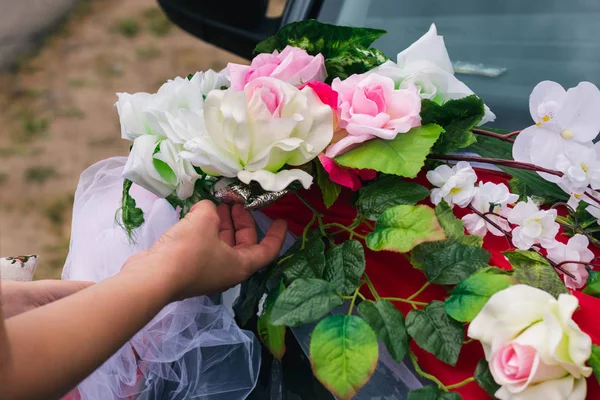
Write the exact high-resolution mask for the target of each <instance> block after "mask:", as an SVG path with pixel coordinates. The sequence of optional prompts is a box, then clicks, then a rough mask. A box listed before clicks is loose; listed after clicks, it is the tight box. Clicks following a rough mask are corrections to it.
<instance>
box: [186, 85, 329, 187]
mask: <svg viewBox="0 0 600 400" xmlns="http://www.w3.org/2000/svg"><path fill="white" fill-rule="evenodd" d="M188 117H189V118H193V119H194V121H181V123H180V124H179V126H178V127H179V132H178V136H180V137H191V136H193V135H195V136H196V137H195V138H194V139H191V140H188V141H187V142H186V143H185V149H186V151H185V152H183V153H181V155H182V157H184V158H186V159H188V160H190V161H191V162H192V164H194V165H196V166H197V167H200V168H201V169H202V170H203V171H204V172H206V173H207V174H210V175H214V176H225V177H237V178H238V179H240V180H241V181H242V182H244V183H250V182H251V181H256V182H258V183H259V184H260V185H261V186H262V187H263V189H265V190H269V191H278V190H283V189H285V188H286V187H287V186H288V185H289V184H290V183H291V182H293V181H295V180H298V181H300V182H301V183H302V185H303V186H304V187H305V188H308V187H309V186H310V185H311V183H312V176H311V175H310V174H308V173H306V172H304V171H302V170H300V169H288V170H282V171H280V170H281V168H282V167H284V166H285V165H291V166H297V165H303V164H306V163H307V162H309V161H310V160H312V159H313V158H315V157H316V156H317V155H319V153H321V152H322V151H323V150H324V149H325V147H327V145H328V144H329V143H330V141H331V139H332V137H333V122H334V118H333V112H332V110H331V108H330V107H329V106H328V105H325V104H323V103H322V102H321V100H320V99H319V97H318V96H317V95H316V94H315V92H314V91H313V90H312V89H311V88H310V87H305V88H303V89H302V90H299V89H298V88H296V87H295V86H293V85H291V84H288V83H285V82H283V81H280V80H278V79H275V78H268V77H264V78H257V79H255V80H252V81H251V82H250V83H248V84H247V85H246V86H245V88H244V91H242V92H235V91H233V90H225V91H219V90H215V91H212V92H210V93H209V95H208V96H207V98H206V103H205V107H204V121H203V123H204V125H205V129H204V130H203V131H202V130H201V124H202V122H201V121H200V119H198V117H197V115H196V116H195V117H194V116H192V115H188ZM186 130H187V131H188V132H186ZM189 130H193V132H189Z"/></svg>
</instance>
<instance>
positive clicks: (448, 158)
mask: <svg viewBox="0 0 600 400" xmlns="http://www.w3.org/2000/svg"><path fill="white" fill-rule="evenodd" d="M427 158H428V159H430V160H442V161H469V162H479V163H486V164H494V165H502V166H505V167H511V168H516V169H524V170H526V171H537V172H545V173H547V174H550V175H556V176H563V173H562V172H560V171H555V170H553V169H548V168H543V167H540V166H537V165H534V164H529V163H524V162H520V161H513V160H505V159H503V158H487V157H479V156H459V155H450V154H430V155H428V156H427Z"/></svg>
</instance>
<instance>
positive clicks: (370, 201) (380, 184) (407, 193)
mask: <svg viewBox="0 0 600 400" xmlns="http://www.w3.org/2000/svg"><path fill="white" fill-rule="evenodd" d="M427 196H429V189H427V188H426V187H424V186H421V185H418V184H416V183H413V182H406V181H403V180H402V179H400V178H398V177H397V176H390V175H387V176H383V177H381V178H378V179H376V180H374V181H372V182H370V183H369V184H368V185H366V186H364V187H363V188H362V189H360V191H359V192H358V200H357V202H356V208H357V209H358V212H359V213H360V214H361V215H362V216H363V217H365V218H367V219H370V220H372V221H376V220H377V218H378V217H379V215H381V213H383V212H384V211H385V210H387V209H388V208H391V207H393V206H398V205H409V206H412V205H415V204H417V203H418V202H419V201H421V200H423V199H425V198H426V197H427Z"/></svg>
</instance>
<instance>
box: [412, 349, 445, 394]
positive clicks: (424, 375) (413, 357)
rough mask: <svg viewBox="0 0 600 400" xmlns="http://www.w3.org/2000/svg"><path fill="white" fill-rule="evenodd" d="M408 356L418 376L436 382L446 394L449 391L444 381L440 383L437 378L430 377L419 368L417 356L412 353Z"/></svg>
mask: <svg viewBox="0 0 600 400" xmlns="http://www.w3.org/2000/svg"><path fill="white" fill-rule="evenodd" d="M408 356H409V357H410V361H411V362H412V365H413V367H414V368H415V371H416V372H417V374H419V375H421V376H422V377H423V378H426V379H429V380H430V381H432V382H434V383H435V384H437V385H438V387H439V388H440V389H441V390H443V391H444V392H447V391H448V388H447V387H446V385H444V384H443V383H442V381H440V380H439V379H438V378H436V377H435V376H433V375H430V374H428V373H427V372H425V371H423V370H422V369H421V367H420V366H419V363H418V362H417V357H415V355H414V354H413V352H412V351H411V352H409V353H408Z"/></svg>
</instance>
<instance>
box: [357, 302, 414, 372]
mask: <svg viewBox="0 0 600 400" xmlns="http://www.w3.org/2000/svg"><path fill="white" fill-rule="evenodd" d="M358 312H359V313H360V315H362V316H363V318H364V319H365V321H367V323H368V324H369V325H370V326H371V328H373V330H374V331H375V333H376V334H377V337H378V338H379V340H381V341H382V342H383V343H385V346H386V347H387V349H388V352H389V353H390V355H391V356H392V358H393V359H394V360H396V361H397V362H402V360H403V359H404V356H406V352H407V351H408V334H407V333H406V327H405V326H404V315H402V313H401V312H400V311H398V309H397V308H396V307H394V305H393V304H392V303H390V302H389V301H387V300H378V301H376V302H372V301H363V302H361V303H360V304H359V305H358Z"/></svg>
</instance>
